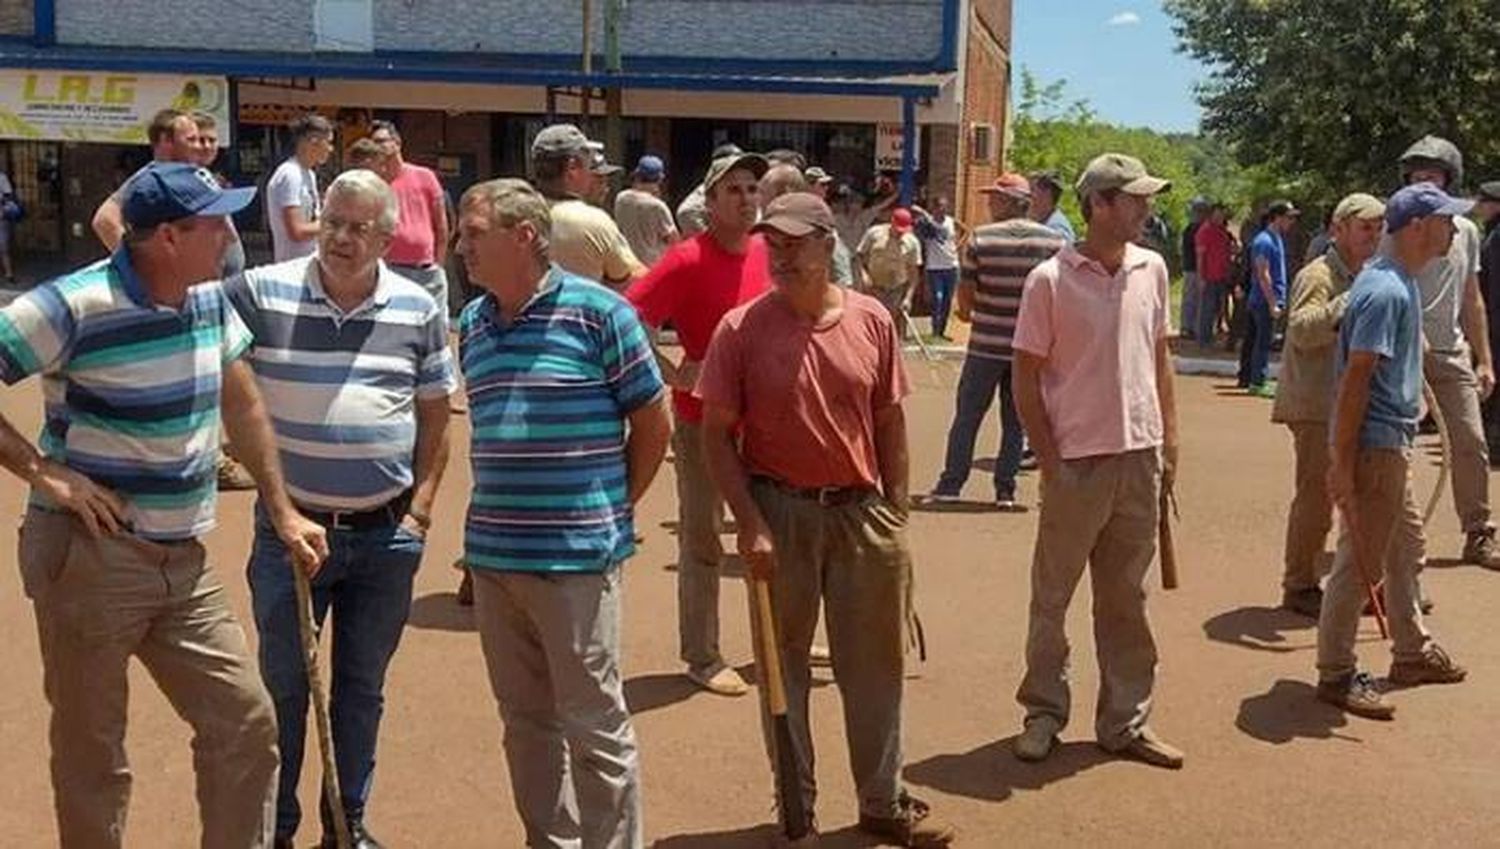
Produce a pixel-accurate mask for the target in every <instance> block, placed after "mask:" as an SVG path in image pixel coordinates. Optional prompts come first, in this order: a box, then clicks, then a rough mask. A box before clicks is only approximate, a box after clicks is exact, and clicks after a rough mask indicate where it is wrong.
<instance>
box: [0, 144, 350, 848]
mask: <svg viewBox="0 0 1500 849" xmlns="http://www.w3.org/2000/svg"><path fill="white" fill-rule="evenodd" d="M254 195H255V189H253V188H248V189H232V190H228V191H226V190H224V189H222V188H220V186H219V183H218V180H217V179H215V177H214V175H213V174H212V173H210V172H209V171H208V170H207V169H204V168H198V167H195V166H192V165H188V164H186V163H153V164H152V165H149V166H147V167H146V168H145V169H143V170H142V171H141V172H140V173H139V174H137V175H136V176H135V177H134V178H133V179H132V180H131V181H130V182H129V183H128V184H127V185H126V186H125V187H124V189H123V190H122V191H121V193H120V208H121V212H122V216H123V220H124V222H125V225H126V231H125V235H124V240H123V242H122V243H121V245H120V247H119V248H117V249H116V250H115V252H114V254H113V255H112V256H111V257H110V258H109V260H108V261H106V262H101V263H94V264H91V265H89V266H88V267H86V268H83V269H81V270H79V271H76V272H74V273H72V274H69V275H66V276H64V277H62V278H59V279H58V280H56V281H53V282H51V283H46V284H43V285H41V286H38V287H36V288H35V289H32V290H31V291H29V292H27V293H25V294H24V295H22V296H21V297H19V298H17V299H16V300H15V301H13V302H11V303H10V304H9V305H8V306H6V307H5V308H4V309H0V379H3V380H4V381H5V382H6V383H7V384H14V383H18V382H20V381H21V380H22V379H24V378H26V377H28V376H30V375H33V374H41V375H42V381H43V383H44V384H45V387H44V388H45V395H46V398H47V402H46V420H47V421H46V426H45V427H44V428H43V432H42V435H41V437H40V439H39V441H38V445H37V447H33V446H32V444H31V443H30V442H29V441H27V440H26V439H25V438H24V437H22V436H21V435H20V434H19V433H17V432H16V430H15V428H14V427H12V426H11V424H10V423H9V422H8V421H6V420H5V417H4V416H3V415H0V465H3V466H4V467H5V468H6V469H7V470H9V471H10V472H11V473H13V474H14V475H16V476H17V477H19V478H21V479H22V480H24V481H25V482H26V483H27V484H28V485H29V486H30V487H31V498H30V504H29V505H28V507H27V511H26V517H25V520H24V523H23V524H22V526H21V533H20V554H19V560H20V567H21V581H22V584H23V586H24V588H25V591H26V595H27V596H28V597H29V598H30V599H31V601H32V605H33V609H34V611H35V614H36V624H37V637H38V642H39V644H40V646H41V654H42V668H43V688H44V689H45V691H46V695H47V702H48V704H49V705H50V706H51V709H52V714H51V732H50V737H51V741H52V785H53V798H54V804H55V807H56V812H57V825H58V844H59V845H61V846H63V847H66V848H67V849H71V847H88V848H89V849H94V847H119V846H120V845H121V842H122V840H123V836H124V830H125V817H126V811H127V808H128V807H129V800H130V784H131V777H130V767H129V764H128V761H127V758H126V753H125V730H126V719H127V716H128V713H129V711H128V709H127V708H128V706H127V701H128V690H129V684H128V677H129V676H128V675H127V673H128V671H129V666H130V659H131V658H132V657H134V658H137V659H138V660H140V661H141V663H142V664H143V665H144V666H145V667H146V669H147V670H148V671H149V672H150V673H151V677H152V679H153V680H154V681H155V682H156V684H157V686H158V687H160V688H161V690H162V692H163V693H165V694H166V695H167V697H168V699H169V700H170V701H171V702H172V704H173V705H174V706H175V707H176V708H177V710H178V711H179V713H180V714H181V715H182V717H183V718H184V719H186V720H187V722H188V724H189V725H191V726H192V727H193V756H194V757H193V764H194V772H195V774H196V778H197V798H198V807H199V816H200V819H201V821H202V835H201V845H202V846H204V847H207V848H208V849H241V847H243V849H261V847H266V846H269V845H270V841H271V815H272V813H273V804H274V800H275V778H276V764H277V758H276V721H275V714H274V713H273V711H272V706H271V699H270V697H269V696H268V695H267V694H266V689H265V686H264V685H263V684H262V683H261V680H260V676H259V675H258V674H257V672H256V670H255V665H254V663H253V662H252V660H251V659H250V655H249V650H248V646H247V645H246V641H245V633H244V631H243V630H242V629H241V628H240V625H239V623H238V622H236V621H235V618H234V614H233V612H232V611H231V610H230V607H229V601H228V597H227V595H226V594H225V591H224V587H223V585H222V584H220V582H219V579H218V577H217V576H216V575H215V574H214V572H213V570H212V569H211V568H210V566H209V564H208V562H207V557H206V552H205V549H204V546H203V543H202V541H201V540H202V538H203V536H204V535H205V534H206V533H208V531H209V530H210V529H212V528H213V526H214V521H215V516H214V512H215V489H214V474H215V472H214V470H215V464H216V461H217V459H218V454H219V442H220V434H219V431H220V426H221V422H222V424H223V426H224V427H225V428H227V429H228V430H229V433H230V436H231V438H232V439H233V441H234V445H235V448H236V450H237V452H238V454H239V458H240V460H241V461H242V462H243V463H244V464H245V467H246V468H247V469H249V471H250V473H251V474H252V475H253V476H254V477H255V480H256V482H257V483H258V484H259V485H260V490H261V497H262V499H263V501H264V503H265V505H266V513H267V518H268V520H269V521H270V523H271V524H272V526H273V527H274V528H275V533H276V535H277V536H278V537H279V538H280V540H281V542H282V543H283V544H284V545H286V546H287V549H288V551H289V552H290V554H291V559H292V561H293V564H294V565H293V566H292V568H298V569H305V570H306V571H308V572H310V573H313V572H316V571H317V570H318V568H319V566H320V564H321V562H322V560H323V558H324V557H326V556H327V553H328V548H327V541H326V539H325V537H324V535H323V530H322V528H320V527H318V526H317V525H315V524H313V523H312V522H311V521H309V520H307V519H305V518H303V517H302V516H301V515H300V514H299V513H298V512H297V509H296V508H295V507H294V506H293V504H292V501H291V499H290V498H289V497H288V495H287V491H286V486H285V484H284V482H283V479H282V475H281V466H280V463H279V462H278V460H277V455H276V447H275V443H274V438H273V436H272V433H271V425H270V421H269V420H268V418H267V416H266V411H265V407H264V405H263V404H262V401H261V397H260V394H259V393H258V392H257V391H256V387H255V377H254V375H253V374H252V373H251V371H250V367H249V365H247V364H246V363H245V362H244V361H243V360H242V359H240V356H241V354H243V353H244V351H245V349H246V347H247V346H248V345H249V344H250V333H249V331H248V330H247V329H246V327H245V325H244V323H243V322H241V321H240V319H239V316H238V315H236V313H235V311H234V309H233V307H231V306H230V304H229V302H228V300H227V299H226V298H225V297H224V293H223V290H222V288H221V287H220V286H218V285H217V284H208V285H199V284H203V283H204V282H205V281H208V280H212V279H214V278H215V277H217V276H218V274H219V271H220V267H221V263H222V261H223V257H224V248H225V246H226V245H227V243H228V240H229V233H230V230H229V221H228V218H227V216H229V215H231V214H233V213H235V212H238V211H239V210H241V209H244V208H245V206H246V205H248V204H249V203H250V201H251V199H252V198H253V197H254ZM37 837H38V840H37V841H36V842H45V841H43V840H41V838H40V835H37ZM161 837H162V836H161V835H158V836H157V837H156V838H145V840H146V842H148V843H152V844H155V842H156V840H158V839H161ZM23 842H26V843H31V842H32V841H30V840H27V841H23Z"/></svg>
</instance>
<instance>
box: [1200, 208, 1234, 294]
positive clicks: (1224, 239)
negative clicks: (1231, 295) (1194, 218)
mask: <svg viewBox="0 0 1500 849" xmlns="http://www.w3.org/2000/svg"><path fill="white" fill-rule="evenodd" d="M1193 245H1194V247H1195V248H1196V249H1199V250H1202V251H1203V267H1202V268H1199V269H1198V276H1199V277H1202V278H1203V279H1204V280H1206V281H1208V282H1209V283H1227V282H1229V265H1230V253H1231V251H1230V247H1231V246H1230V241H1229V231H1228V230H1226V229H1225V228H1223V227H1221V226H1219V225H1217V224H1214V223H1213V222H1212V221H1209V222H1205V223H1204V224H1203V225H1202V226H1201V227H1199V228H1198V229H1197V230H1196V231H1194V233H1193ZM1195 252H1196V251H1195Z"/></svg>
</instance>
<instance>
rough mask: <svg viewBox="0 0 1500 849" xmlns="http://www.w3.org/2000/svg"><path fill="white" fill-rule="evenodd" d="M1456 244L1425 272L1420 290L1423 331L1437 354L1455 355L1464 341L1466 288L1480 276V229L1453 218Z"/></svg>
mask: <svg viewBox="0 0 1500 849" xmlns="http://www.w3.org/2000/svg"><path fill="white" fill-rule="evenodd" d="M1453 228H1454V232H1453V241H1452V242H1451V243H1450V244H1449V245H1448V253H1447V255H1445V256H1442V257H1439V258H1438V259H1437V260H1436V261H1434V262H1432V263H1430V264H1429V265H1428V266H1427V267H1426V268H1424V269H1422V271H1421V273H1420V274H1418V275H1417V290H1418V291H1420V292H1421V293H1422V315H1423V326H1422V331H1423V333H1425V334H1426V338H1427V342H1428V344H1430V345H1431V346H1432V349H1433V350H1434V351H1441V352H1444V353H1453V352H1455V351H1458V350H1459V349H1460V348H1461V347H1462V346H1463V342H1464V335H1463V329H1462V328H1461V327H1460V326H1459V323H1458V319H1459V313H1460V312H1461V310H1462V307H1463V299H1464V287H1465V286H1466V285H1467V284H1468V280H1469V278H1470V277H1472V276H1474V275H1477V274H1478V273H1479V247H1480V238H1479V227H1478V225H1476V224H1475V223H1474V222H1473V221H1470V220H1469V219H1467V218H1464V217H1462V216H1456V217H1454V219H1453Z"/></svg>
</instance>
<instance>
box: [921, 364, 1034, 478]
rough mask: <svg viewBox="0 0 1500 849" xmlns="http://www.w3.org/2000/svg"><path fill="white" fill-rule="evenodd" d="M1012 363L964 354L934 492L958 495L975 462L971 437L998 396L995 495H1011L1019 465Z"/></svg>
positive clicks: (1018, 425) (1020, 436)
mask: <svg viewBox="0 0 1500 849" xmlns="http://www.w3.org/2000/svg"><path fill="white" fill-rule="evenodd" d="M1010 378H1011V364H1010V363H1009V362H1008V361H1006V360H993V359H989V358H986V357H974V356H970V357H966V358H965V359H964V370H963V373H962V374H961V375H959V378H958V398H957V403H956V404H955V407H954V410H953V425H952V426H951V427H950V428H949V429H948V457H947V460H946V461H945V462H944V464H943V475H942V477H940V478H939V479H938V483H937V487H936V492H938V493H940V494H943V495H958V494H959V493H960V492H962V491H963V488H964V483H965V482H966V481H968V479H969V466H970V464H971V463H972V462H973V461H974V440H975V438H976V437H977V436H978V434H979V426H980V425H981V424H983V423H984V418H985V416H987V415H988V414H989V412H990V402H991V401H992V400H994V398H995V396H996V395H997V394H998V395H999V397H1000V455H999V456H998V457H996V458H995V497H996V498H1014V497H1015V495H1016V473H1017V472H1018V471H1020V468H1021V445H1022V442H1023V440H1024V435H1023V433H1022V432H1021V419H1020V417H1019V416H1017V415H1016V403H1015V400H1014V399H1013V398H1012V397H1011V394H1010V384H1011V380H1010Z"/></svg>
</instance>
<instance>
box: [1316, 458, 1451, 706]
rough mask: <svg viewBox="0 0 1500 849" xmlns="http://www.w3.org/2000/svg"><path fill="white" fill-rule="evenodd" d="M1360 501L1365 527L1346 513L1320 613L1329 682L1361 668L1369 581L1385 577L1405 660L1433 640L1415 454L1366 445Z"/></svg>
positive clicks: (1323, 672) (1397, 645)
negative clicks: (1422, 575)
mask: <svg viewBox="0 0 1500 849" xmlns="http://www.w3.org/2000/svg"><path fill="white" fill-rule="evenodd" d="M1354 503H1355V514H1356V516H1357V517H1358V519H1357V521H1358V526H1357V527H1355V528H1350V527H1349V525H1348V522H1347V520H1346V521H1345V522H1344V526H1343V527H1342V528H1341V529H1340V531H1339V545H1338V551H1337V552H1336V553H1335V554H1334V557H1333V571H1332V572H1331V573H1329V576H1328V583H1327V585H1326V586H1325V587H1324V589H1323V610H1322V614H1321V615H1320V616H1319V618H1318V676H1319V678H1320V679H1321V680H1324V681H1337V680H1341V679H1342V678H1344V677H1346V676H1348V675H1350V674H1351V673H1353V672H1354V671H1355V664H1356V659H1355V656H1354V640H1355V637H1356V635H1357V634H1358V632H1359V617H1360V612H1361V611H1362V610H1363V609H1364V606H1365V600H1366V599H1367V598H1368V597H1369V590H1368V589H1367V587H1366V582H1367V581H1369V582H1371V583H1373V582H1376V581H1380V580H1382V579H1384V581H1385V585H1384V590H1385V616H1386V622H1387V624H1388V625H1389V626H1390V630H1391V640H1392V643H1393V647H1392V654H1393V655H1394V656H1395V658H1396V659H1397V660H1409V659H1416V658H1418V657H1420V656H1421V654H1422V651H1423V650H1424V649H1425V648H1426V647H1427V644H1428V643H1429V642H1430V641H1431V639H1432V638H1431V636H1430V635H1429V634H1428V632H1427V627H1426V625H1425V624H1424V623H1423V621H1422V609H1421V607H1420V605H1419V602H1418V596H1419V591H1418V589H1417V575H1418V573H1419V572H1421V570H1422V561H1423V558H1424V556H1425V555H1424V548H1425V540H1424V538H1423V535H1422V514H1421V513H1420V512H1419V511H1418V510H1417V505H1416V501H1415V500H1414V499H1413V498H1412V494H1411V464H1410V458H1409V453H1408V452H1407V451H1400V450H1394V449H1360V452H1359V459H1358V461H1357V465H1356V466H1355V470H1354ZM1361 569H1365V570H1368V574H1366V573H1364V572H1362V571H1361Z"/></svg>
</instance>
